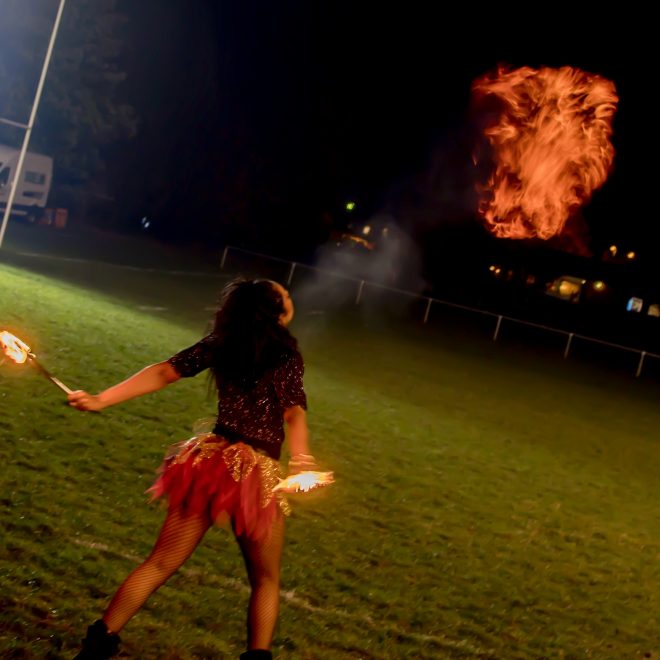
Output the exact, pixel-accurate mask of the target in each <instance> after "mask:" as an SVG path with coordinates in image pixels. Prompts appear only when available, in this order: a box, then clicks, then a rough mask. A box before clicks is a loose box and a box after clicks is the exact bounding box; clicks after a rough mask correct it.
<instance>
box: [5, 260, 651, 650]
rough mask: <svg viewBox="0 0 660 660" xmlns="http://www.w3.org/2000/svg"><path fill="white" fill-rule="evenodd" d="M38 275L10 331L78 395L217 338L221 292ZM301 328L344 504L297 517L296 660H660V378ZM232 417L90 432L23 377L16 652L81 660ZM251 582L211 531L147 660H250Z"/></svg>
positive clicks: (450, 339)
mask: <svg viewBox="0 0 660 660" xmlns="http://www.w3.org/2000/svg"><path fill="white" fill-rule="evenodd" d="M32 267H34V268H39V269H41V270H42V271H43V272H47V273H48V275H49V276H48V277H44V276H43V275H41V274H38V273H35V272H29V271H27V270H25V269H22V268H18V267H16V266H8V265H1V264H0V326H2V327H8V328H9V329H11V330H14V331H15V332H16V334H19V335H21V336H22V337H24V338H25V339H26V340H27V341H29V342H31V344H32V345H33V348H34V349H35V351H36V352H37V354H38V355H39V356H40V358H41V359H42V361H43V363H44V364H45V365H46V366H47V367H48V368H49V369H50V370H51V371H52V372H53V373H55V374H56V375H57V376H58V377H59V378H61V379H62V380H63V381H64V382H65V383H67V384H69V385H71V386H72V387H81V388H85V389H90V390H96V389H99V388H102V387H104V386H107V385H109V384H111V383H113V382H116V381H117V380H119V379H121V378H123V377H125V376H127V375H128V374H130V373H132V372H133V371H135V370H136V369H137V368H138V367H140V366H142V365H143V364H146V363H149V362H152V361H155V360H160V359H163V358H165V357H167V356H169V355H170V354H172V353H173V352H175V351H176V350H178V349H179V348H181V347H183V346H186V345H188V344H190V343H192V342H193V341H195V340H196V339H197V338H198V337H199V335H200V333H201V331H202V330H203V320H202V313H201V312H202V310H203V308H204V306H206V305H207V304H208V303H209V294H210V289H209V286H207V285H205V286H191V288H190V290H189V291H187V292H186V295H185V296H183V298H182V297H181V296H182V295H183V294H181V288H182V287H183V286H184V285H183V284H182V283H181V281H180V279H176V278H171V277H166V276H160V280H158V278H157V276H156V275H153V274H152V275H145V274H139V273H136V272H128V271H127V272H121V273H118V272H117V271H116V270H112V269H110V268H100V267H99V268H98V269H95V272H94V273H84V272H81V271H80V268H81V267H80V266H79V267H78V271H76V267H75V265H71V264H69V265H66V266H64V265H62V266H61V267H55V266H53V265H52V264H51V265H48V266H46V265H43V264H42V265H41V266H39V264H38V263H36V262H34V263H32ZM58 268H59V270H58ZM55 277H57V279H55ZM85 287H87V288H85ZM174 298H177V301H175V300H174ZM139 300H143V301H145V302H144V304H154V303H155V302H157V301H161V302H165V301H170V302H171V303H172V307H173V311H172V312H171V313H170V314H168V318H167V319H166V318H162V313H161V317H160V318H159V316H158V313H156V312H154V313H145V312H142V311H139V310H137V309H136V307H135V305H136V304H137V303H138V302H139ZM147 301H148V302H147ZM294 330H295V331H296V332H297V334H298V335H299V337H300V339H301V343H302V347H303V350H304V354H305V357H306V362H307V376H306V386H307V390H308V396H309V402H310V425H311V430H312V435H313V449H314V453H315V454H316V456H317V458H318V459H319V460H320V462H321V464H322V465H323V466H324V467H327V468H331V469H333V470H334V471H335V476H336V478H337V483H336V485H335V486H333V487H332V488H329V489H327V490H324V491H321V492H319V493H315V494H311V495H310V496H308V497H307V498H304V497H299V498H297V499H295V501H294V502H293V505H294V515H293V517H292V519H291V520H290V521H289V525H288V538H287V547H286V550H285V558H284V566H283V599H282V611H281V616H280V622H279V626H278V631H277V635H276V639H275V644H274V651H275V654H276V655H277V656H279V657H281V658H501V659H510V658H598V659H607V658H612V659H621V658H638V657H640V658H641V657H643V655H644V654H645V653H651V652H656V653H657V652H658V650H660V645H659V643H658V632H657V631H658V628H659V626H658V623H659V621H658V619H659V616H660V615H659V614H658V613H659V612H660V568H659V566H660V564H659V562H658V560H659V559H660V515H659V513H658V507H657V483H658V474H660V432H659V429H660V410H659V409H658V406H657V394H658V392H657V388H656V387H655V386H654V385H653V384H652V383H644V382H637V381H635V380H634V379H632V378H622V377H619V376H617V375H616V374H608V373H607V372H606V371H602V370H595V369H592V368H586V367H585V368H582V367H580V366H579V365H575V364H571V363H567V364H566V363H558V362H557V361H553V360H548V359H547V358H544V357H543V356H534V355H531V354H530V353H529V352H525V351H523V350H519V349H515V348H512V347H509V348H507V347H505V346H493V345H491V344H488V343H486V342H481V343H480V342H479V341H477V340H473V339H466V338H461V337H456V336H452V335H450V334H448V333H445V334H443V333H438V332H433V331H430V330H428V329H427V330H422V329H420V328H417V327H415V326H412V325H410V326H407V327H404V328H400V327H397V328H396V329H385V328H383V327H381V326H380V325H378V324H376V322H375V320H374V319H371V320H367V321H360V320H359V319H357V318H351V317H348V318H347V317H344V318H341V319H338V320H332V319H327V320H326V319H325V318H324V317H321V316H306V315H305V314H304V313H302V312H301V314H300V315H299V320H298V321H297V322H296V327H295V328H294ZM213 408H214V404H213V402H212V401H209V400H208V399H207V398H206V381H205V379H204V378H203V377H198V378H197V379H193V380H187V381H185V382H181V383H178V384H177V385H175V386H173V387H171V388H168V389H167V390H165V391H163V392H160V393H158V394H156V395H152V396H150V397H145V398H143V399H139V400H135V401H132V402H129V403H126V404H124V405H123V406H120V407H117V408H113V409H109V410H107V411H104V412H103V413H102V414H101V415H91V414H80V413H78V412H76V411H74V410H71V409H69V408H67V407H66V406H65V405H64V404H63V400H62V396H61V395H60V393H59V391H58V390H57V389H56V388H55V387H53V386H52V385H51V384H49V383H48V382H47V381H46V380H45V379H43V378H41V377H40V376H38V375H37V374H36V373H34V372H33V371H30V370H26V369H25V368H23V369H20V368H18V367H12V366H11V365H7V364H5V365H4V366H2V367H0V438H1V442H0V460H1V461H2V476H0V529H1V530H2V536H3V543H2V545H1V546H0V594H1V596H0V598H1V601H0V612H1V613H0V656H2V657H3V658H4V657H7V658H59V657H62V658H66V657H70V656H71V655H73V649H74V648H75V647H76V645H77V640H78V639H79V637H80V636H81V634H82V632H83V631H84V627H85V626H86V625H87V624H88V623H89V622H91V621H92V620H93V619H94V618H97V616H98V615H99V614H100V612H101V611H102V610H103V608H104V606H105V604H106V603H107V601H108V598H109V597H110V596H111V595H112V593H113V591H114V589H115V588H116V587H117V586H118V584H119V582H120V581H121V580H122V579H123V578H124V576H125V575H126V573H127V572H128V571H129V570H131V569H132V568H133V567H134V566H135V565H136V563H137V562H138V561H139V559H140V558H141V557H144V556H145V554H146V553H147V552H148V551H149V549H150V546H151V543H152V542H153V539H154V538H155V534H156V531H157V529H158V526H159V523H160V521H161V519H162V511H161V510H160V509H159V508H158V507H156V506H150V505H148V504H147V503H146V498H145V496H144V494H143V493H144V490H145V489H146V488H147V487H148V486H149V485H150V483H151V480H152V478H153V476H154V470H155V469H156V467H157V466H158V464H159V461H160V458H161V456H162V454H163V452H164V451H165V449H166V447H167V446H168V445H170V444H171V443H173V442H175V441H177V440H180V439H183V438H185V437H187V435H188V434H189V430H190V427H191V425H192V423H193V422H194V421H195V419H197V418H199V417H203V416H208V415H212V413H213ZM243 572H244V571H243V568H242V565H241V561H240V556H239V552H238V550H237V548H236V546H235V543H234V541H233V540H232V538H231V536H230V535H229V534H227V533H226V532H224V531H222V530H212V531H211V532H210V533H209V535H208V536H207V538H206V539H205V540H204V542H203V543H202V545H201V546H200V547H199V549H198V550H197V552H196V553H195V555H194V556H193V558H192V559H191V560H190V561H189V562H188V564H186V567H185V569H184V570H183V571H182V572H181V573H180V574H178V575H176V576H175V577H174V578H172V580H171V581H170V582H169V583H168V584H167V585H166V586H165V587H163V588H162V589H161V590H160V591H159V592H158V593H157V594H156V595H155V596H154V597H153V598H152V600H151V601H150V602H149V603H148V605H147V606H146V607H145V609H144V610H143V611H142V612H141V613H140V614H139V615H138V616H137V617H136V618H135V619H134V620H133V621H132V622H131V623H130V624H129V625H128V627H127V628H126V629H125V632H124V634H123V638H124V640H125V644H124V648H125V649H126V653H127V654H128V657H135V658H142V659H145V660H148V659H150V658H171V659H173V658H232V657H237V655H238V653H239V652H240V651H241V650H242V648H243V638H244V629H243V628H244V611H245V606H246V600H247V594H248V591H247V585H246V580H245V578H244V575H243Z"/></svg>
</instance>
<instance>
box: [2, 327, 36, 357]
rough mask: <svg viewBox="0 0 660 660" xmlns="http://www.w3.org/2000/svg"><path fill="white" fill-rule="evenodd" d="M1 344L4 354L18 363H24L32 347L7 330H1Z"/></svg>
mask: <svg viewBox="0 0 660 660" xmlns="http://www.w3.org/2000/svg"><path fill="white" fill-rule="evenodd" d="M0 345H1V346H2V350H3V352H4V354H5V355H6V356H7V357H8V358H9V359H10V360H13V361H14V362H16V364H23V363H24V362H26V361H27V359H28V357H29V356H30V352H31V350H30V347H29V346H28V345H27V344H26V343H25V342H22V341H21V340H20V339H19V338H18V337H16V335H12V334H11V332H7V331H6V330H4V331H3V332H0Z"/></svg>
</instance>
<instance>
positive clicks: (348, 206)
mask: <svg viewBox="0 0 660 660" xmlns="http://www.w3.org/2000/svg"><path fill="white" fill-rule="evenodd" d="M354 208H355V202H347V203H346V210H347V211H352V210H353V209H354Z"/></svg>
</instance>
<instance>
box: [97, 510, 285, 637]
mask: <svg viewBox="0 0 660 660" xmlns="http://www.w3.org/2000/svg"><path fill="white" fill-rule="evenodd" d="M211 524H212V520H211V518H210V516H209V515H208V513H206V512H205V513H201V514H195V515H188V516H186V515H184V514H183V513H182V512H181V511H180V510H179V509H174V510H172V511H169V512H168V514H167V517H166V518H165V522H164V523H163V527H162V529H161V530H160V534H159V535H158V539H157V540H156V544H155V545H154V548H153V550H152V551H151V554H150V555H149V557H147V559H146V560H145V561H144V562H143V563H142V564H140V566H138V567H137V568H136V569H135V570H134V571H133V572H132V573H131V574H130V575H129V576H128V577H127V578H126V580H124V582H123V584H122V585H121V586H120V587H119V589H118V590H117V593H116V594H115V595H114V597H113V599H112V600H111V601H110V604H109V605H108V608H107V610H106V611H105V614H104V615H103V621H104V622H105V624H106V626H107V627H108V630H111V631H112V632H116V633H118V632H120V631H121V629H122V628H123V627H124V626H125V625H126V623H127V622H128V621H129V620H130V619H131V617H132V616H133V615H134V614H135V613H136V612H137V611H138V610H139V609H140V608H141V607H142V606H143V605H144V603H146V601H147V599H148V598H149V596H151V594H152V593H154V591H156V590H157V589H158V588H159V587H160V586H161V585H163V584H164V583H165V582H167V580H168V579H169V578H170V577H171V576H172V575H173V574H174V573H175V572H176V571H177V570H178V569H179V567H180V566H181V565H182V564H183V563H184V562H185V561H186V560H187V559H188V557H190V555H191V554H192V553H193V551H194V550H195V548H196V547H197V546H198V545H199V542H200V541H201V540H202V538H203V537H204V534H205V533H206V532H207V530H208V529H209V527H210V526H211ZM237 541H238V544H239V546H240V548H241V552H242V554H243V559H244V560H245V567H246V568H247V573H248V579H249V581H250V587H251V594H250V604H249V607H248V617H247V630H248V649H269V648H270V644H271V641H272V639H273V632H274V630H275V624H276V623H277V616H278V613H279V595H280V563H281V558H282V548H283V546H284V517H283V516H281V515H280V516H279V517H278V518H277V519H276V520H275V522H274V523H273V528H272V532H271V534H270V536H269V537H268V539H266V540H265V541H253V540H250V539H248V538H246V537H237Z"/></svg>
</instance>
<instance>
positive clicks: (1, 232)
mask: <svg viewBox="0 0 660 660" xmlns="http://www.w3.org/2000/svg"><path fill="white" fill-rule="evenodd" d="M65 2H66V0H60V6H59V7H58V9H57V15H56V16H55V22H54V23H53V30H52V32H51V34H50V41H49V42H48V49H47V50H46V57H45V58H44V65H43V67H42V69H41V77H40V78H39V84H38V85H37V92H36V94H35V95H34V101H33V102H32V110H31V112H30V119H29V120H28V123H27V126H26V128H25V135H24V136H23V145H22V146H21V151H20V154H19V156H18V162H17V163H16V171H15V172H14V176H13V178H12V180H11V182H10V184H9V198H8V199H7V208H6V209H5V215H4V217H3V218H2V227H0V248H1V247H2V241H3V239H4V237H5V231H7V223H8V222H9V216H10V215H11V208H12V206H13V205H14V198H15V197H16V189H17V187H18V183H19V181H20V177H21V176H22V175H23V163H24V162H25V154H26V153H27V149H28V144H29V143H30V136H31V135H32V128H33V127H34V120H35V118H36V116H37V110H38V108H39V101H40V100H41V92H42V90H43V88H44V83H45V82H46V74H47V73H48V65H49V64H50V58H51V56H52V54H53V47H54V46H55V39H56V38H57V31H58V30H59V27H60V20H61V19H62V12H63V11H64V3H65Z"/></svg>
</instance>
